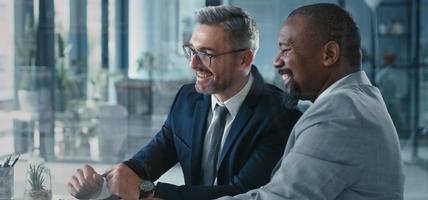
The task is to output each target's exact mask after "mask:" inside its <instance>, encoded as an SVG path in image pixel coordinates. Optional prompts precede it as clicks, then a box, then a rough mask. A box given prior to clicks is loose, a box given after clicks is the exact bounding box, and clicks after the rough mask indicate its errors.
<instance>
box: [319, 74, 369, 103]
mask: <svg viewBox="0 0 428 200" xmlns="http://www.w3.org/2000/svg"><path fill="white" fill-rule="evenodd" d="M357 79H358V80H361V83H363V84H370V81H369V79H368V78H367V75H366V73H365V72H364V71H362V70H360V71H357V72H354V73H351V74H348V75H346V76H345V77H343V78H341V79H339V80H337V81H336V82H334V83H333V84H332V85H330V86H329V87H328V88H327V89H326V90H324V91H323V92H322V93H321V94H320V95H319V96H318V98H317V99H316V100H315V101H317V100H318V99H321V98H323V97H324V96H327V95H328V94H330V93H331V92H332V90H334V89H335V88H337V87H339V86H340V85H347V84H352V83H354V82H355V80H357Z"/></svg>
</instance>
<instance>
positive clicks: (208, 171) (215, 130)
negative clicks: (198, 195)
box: [202, 105, 228, 185]
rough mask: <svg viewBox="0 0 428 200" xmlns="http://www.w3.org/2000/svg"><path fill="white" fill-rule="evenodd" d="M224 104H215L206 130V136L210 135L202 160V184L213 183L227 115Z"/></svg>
mask: <svg viewBox="0 0 428 200" xmlns="http://www.w3.org/2000/svg"><path fill="white" fill-rule="evenodd" d="M227 113H228V111H227V108H226V106H219V105H216V108H215V109H214V116H213V119H212V123H211V126H210V128H209V131H210V132H207V134H206V137H210V139H209V142H208V145H209V147H210V148H209V149H208V153H207V154H206V155H207V157H206V159H205V160H203V162H202V184H203V185H213V183H214V180H215V177H216V173H217V169H216V168H217V159H218V152H219V150H220V144H221V138H222V135H223V132H224V126H225V124H226V116H227Z"/></svg>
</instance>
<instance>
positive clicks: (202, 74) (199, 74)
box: [196, 71, 213, 78]
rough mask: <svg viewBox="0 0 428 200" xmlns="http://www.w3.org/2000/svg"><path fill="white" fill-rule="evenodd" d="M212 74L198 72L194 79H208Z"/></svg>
mask: <svg viewBox="0 0 428 200" xmlns="http://www.w3.org/2000/svg"><path fill="white" fill-rule="evenodd" d="M212 75H213V74H212V73H210V72H202V71H198V72H196V77H197V78H208V77H211V76H212Z"/></svg>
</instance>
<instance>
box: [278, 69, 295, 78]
mask: <svg viewBox="0 0 428 200" xmlns="http://www.w3.org/2000/svg"><path fill="white" fill-rule="evenodd" d="M278 74H280V75H283V74H288V75H290V76H291V75H293V72H292V71H291V70H290V69H289V68H280V69H278Z"/></svg>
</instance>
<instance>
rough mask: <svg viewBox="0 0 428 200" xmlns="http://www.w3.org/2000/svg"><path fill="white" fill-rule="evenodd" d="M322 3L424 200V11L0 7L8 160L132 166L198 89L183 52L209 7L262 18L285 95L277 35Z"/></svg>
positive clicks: (0, 90)
mask: <svg viewBox="0 0 428 200" xmlns="http://www.w3.org/2000/svg"><path fill="white" fill-rule="evenodd" d="M318 2H329V3H336V4H338V5H340V6H342V7H344V8H345V9H346V10H348V11H349V12H350V13H351V14H352V15H353V17H354V19H355V20H356V22H357V23H358V25H359V28H360V31H361V36H362V52H363V69H364V70H365V71H366V73H367V74H368V75H369V77H370V79H371V81H372V83H374V84H376V85H377V86H378V87H379V88H380V89H381V92H382V93H383V95H384V98H385V102H386V105H387V106H388V110H389V112H390V114H391V117H392V118H393V121H394V123H395V125H396V128H397V131H398V134H399V138H400V143H401V149H402V155H403V158H404V160H405V166H406V175H407V178H406V196H405V197H406V199H415V200H416V199H428V100H427V98H428V37H427V36H428V0H323V1H317V0H286V1H284V0H0V25H1V26H2V28H1V31H0V82H1V83H0V146H1V148H0V158H5V157H7V156H8V155H10V154H18V153H19V154H22V155H24V156H23V159H24V160H25V157H27V158H29V157H31V156H32V155H33V154H34V151H35V149H37V150H38V151H39V152H40V156H41V157H43V158H44V159H45V160H46V161H48V162H49V163H60V164H61V166H63V165H64V163H70V164H72V165H73V166H75V165H79V164H83V163H94V164H95V165H96V164H100V165H113V164H114V163H118V162H120V161H122V160H124V159H127V158H129V157H130V156H132V155H133V154H134V153H135V152H136V151H137V150H138V149H139V148H141V147H142V146H143V145H145V144H146V143H147V142H148V141H149V140H150V138H151V137H152V136H153V135H154V134H156V132H157V131H158V130H159V129H160V127H161V126H162V123H163V121H164V120H165V118H166V115H167V113H168V109H169V107H170V104H171V103H172V100H173V98H174V96H175V94H176V92H177V91H178V89H179V88H180V86H181V85H182V84H185V83H190V82H192V81H193V76H194V75H193V72H192V70H191V69H190V68H189V67H188V62H187V61H186V59H185V58H184V55H183V52H182V48H181V46H182V44H184V43H186V42H187V41H188V40H189V38H190V36H191V33H192V30H193V27H194V25H195V19H194V17H193V15H194V11H195V10H196V9H198V8H201V7H204V6H206V5H219V4H230V5H236V6H239V7H242V8H244V9H245V10H247V11H248V12H249V13H250V14H251V15H252V16H253V17H254V18H255V20H256V22H257V24H258V27H259V29H260V49H259V51H258V54H257V56H256V59H255V61H254V63H255V65H256V66H258V68H259V70H260V71H261V73H262V75H263V76H264V79H265V80H266V81H267V82H271V83H273V84H275V85H277V86H278V87H283V86H282V85H283V83H282V80H281V79H280V77H278V76H277V73H276V72H275V70H274V69H273V67H272V61H273V59H274V57H275V56H276V55H277V52H278V49H277V33H278V31H279V29H280V27H281V24H282V22H283V20H284V19H285V18H286V16H287V15H288V14H289V13H290V12H291V11H292V10H293V9H295V8H297V7H299V6H301V5H305V4H311V3H318ZM300 105H301V108H302V109H304V107H307V106H310V105H309V103H308V102H301V103H300ZM0 160H1V159H0ZM54 168H55V167H54ZM176 171H177V170H176ZM15 173H17V172H15ZM170 174H171V173H170ZM171 176H172V177H175V176H177V175H176V174H174V173H172V175H171ZM171 180H173V181H174V179H171ZM64 181H65V180H62V182H60V183H58V184H60V185H61V184H63V185H64V186H65V183H64ZM58 193H66V190H65V189H63V190H61V192H58Z"/></svg>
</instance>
